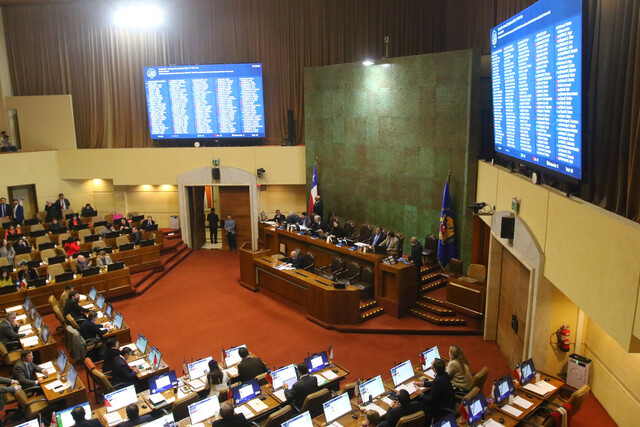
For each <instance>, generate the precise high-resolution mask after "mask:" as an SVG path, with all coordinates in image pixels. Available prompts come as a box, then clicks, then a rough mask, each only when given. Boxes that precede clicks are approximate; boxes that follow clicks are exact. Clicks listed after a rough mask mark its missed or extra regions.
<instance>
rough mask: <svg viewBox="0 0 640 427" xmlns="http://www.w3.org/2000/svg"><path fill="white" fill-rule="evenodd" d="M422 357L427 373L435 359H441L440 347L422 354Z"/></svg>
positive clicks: (432, 348) (423, 368) (424, 369)
mask: <svg viewBox="0 0 640 427" xmlns="http://www.w3.org/2000/svg"><path fill="white" fill-rule="evenodd" d="M422 357H423V358H424V365H422V370H423V371H426V370H428V369H431V364H432V363H433V361H434V360H435V359H440V352H439V351H438V346H435V347H431V348H430V349H428V350H425V351H423V352H422Z"/></svg>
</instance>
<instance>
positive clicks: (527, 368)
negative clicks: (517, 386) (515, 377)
mask: <svg viewBox="0 0 640 427" xmlns="http://www.w3.org/2000/svg"><path fill="white" fill-rule="evenodd" d="M520 372H521V373H522V378H521V379H520V383H522V384H523V385H524V384H526V383H528V382H529V381H531V380H532V379H533V377H535V376H536V367H535V365H534V364H533V359H529V360H525V361H524V362H522V364H521V365H520Z"/></svg>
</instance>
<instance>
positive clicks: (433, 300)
mask: <svg viewBox="0 0 640 427" xmlns="http://www.w3.org/2000/svg"><path fill="white" fill-rule="evenodd" d="M420 300H421V301H423V302H428V303H429V304H432V305H437V306H439V307H444V308H447V307H448V306H447V303H446V301H442V300H441V299H438V298H433V297H429V296H426V295H421V296H420Z"/></svg>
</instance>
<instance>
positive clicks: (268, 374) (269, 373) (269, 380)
mask: <svg viewBox="0 0 640 427" xmlns="http://www.w3.org/2000/svg"><path fill="white" fill-rule="evenodd" d="M267 382H268V383H269V385H270V386H271V387H273V377H272V376H271V369H269V368H267Z"/></svg>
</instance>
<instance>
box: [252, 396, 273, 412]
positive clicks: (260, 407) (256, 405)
mask: <svg viewBox="0 0 640 427" xmlns="http://www.w3.org/2000/svg"><path fill="white" fill-rule="evenodd" d="M247 405H249V406H250V407H251V409H253V410H254V411H255V412H262V411H264V410H265V409H269V407H268V406H267V405H265V403H264V402H263V401H262V400H260V398H257V397H256V398H255V399H251V400H250V401H248V402H247Z"/></svg>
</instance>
